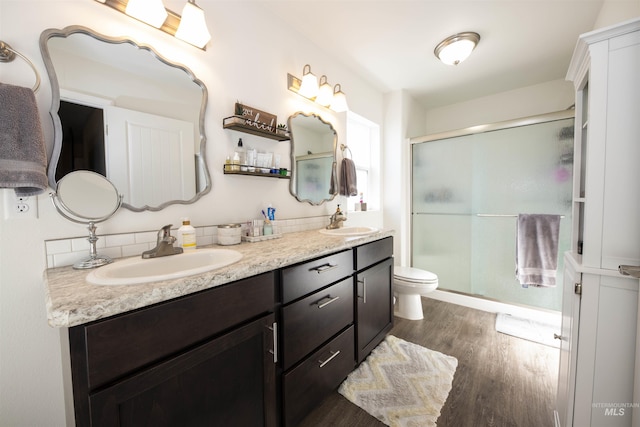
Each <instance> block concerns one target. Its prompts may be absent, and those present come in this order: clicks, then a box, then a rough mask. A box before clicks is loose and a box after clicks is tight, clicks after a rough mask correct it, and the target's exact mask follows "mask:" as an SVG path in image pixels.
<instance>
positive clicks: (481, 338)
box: [301, 298, 560, 427]
mask: <svg viewBox="0 0 640 427" xmlns="http://www.w3.org/2000/svg"><path fill="white" fill-rule="evenodd" d="M422 301H423V311H424V315H425V318H424V320H421V321H408V320H404V319H400V318H397V317H396V318H395V325H394V328H393V330H392V331H391V335H395V336H396V337H398V338H402V339H404V340H407V341H410V342H413V343H416V344H420V345H422V346H424V347H427V348H430V349H432V350H436V351H439V352H441V353H445V354H448V355H451V356H454V357H456V358H457V359H458V368H457V370H456V373H455V376H454V378H453V387H452V390H451V392H450V393H449V397H448V398H447V401H446V403H445V405H444V407H443V408H442V411H441V414H440V418H439V419H438V422H437V424H438V427H467V426H469V427H494V426H499V427H502V426H513V427H543V426H553V425H554V421H553V408H554V406H555V398H556V383H557V378H558V362H559V355H560V353H559V350H558V349H556V348H552V347H548V346H545V345H542V344H537V343H533V342H530V341H526V340H523V339H520V338H515V337H512V336H509V335H505V334H502V333H498V332H496V330H495V314H494V313H487V312H484V311H479V310H474V309H471V308H467V307H463V306H459V305H456V304H450V303H446V302H442V301H437V300H433V299H430V298H423V299H422ZM301 426H302V427H316V426H344V427H369V426H384V424H382V423H381V422H379V421H378V420H376V419H375V418H373V417H372V416H370V415H369V414H367V413H366V412H365V411H363V410H362V409H360V408H359V407H357V406H356V405H354V404H352V403H350V402H349V401H347V400H346V399H345V398H344V397H342V396H341V395H340V394H338V392H337V391H336V392H334V393H332V394H331V395H330V396H329V397H327V398H326V399H325V400H324V401H323V402H322V404H321V405H319V406H318V407H317V408H316V409H315V410H314V411H313V412H312V413H310V414H309V415H308V416H307V417H306V418H305V420H304V421H303V422H302V423H301Z"/></svg>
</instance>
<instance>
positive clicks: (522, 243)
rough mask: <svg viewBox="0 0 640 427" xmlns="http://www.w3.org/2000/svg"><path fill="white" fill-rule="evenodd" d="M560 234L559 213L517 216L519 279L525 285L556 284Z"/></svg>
mask: <svg viewBox="0 0 640 427" xmlns="http://www.w3.org/2000/svg"><path fill="white" fill-rule="evenodd" d="M559 234H560V216H559V215H541V214H533V215H527V214H520V215H518V227H517V232H516V278H517V279H518V281H519V282H520V284H521V285H522V286H523V287H528V286H539V287H551V286H555V285H556V272H557V269H558V237H559Z"/></svg>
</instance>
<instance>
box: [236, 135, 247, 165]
mask: <svg viewBox="0 0 640 427" xmlns="http://www.w3.org/2000/svg"><path fill="white" fill-rule="evenodd" d="M236 153H237V154H238V161H239V163H240V170H241V171H244V172H246V170H247V154H246V153H247V151H246V150H245V148H244V146H243V145H242V138H240V139H238V148H237V149H236Z"/></svg>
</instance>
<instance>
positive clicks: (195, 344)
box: [69, 272, 277, 427]
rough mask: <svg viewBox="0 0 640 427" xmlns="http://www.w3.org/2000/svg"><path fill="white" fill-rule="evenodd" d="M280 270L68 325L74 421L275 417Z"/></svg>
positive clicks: (264, 422) (159, 422)
mask: <svg viewBox="0 0 640 427" xmlns="http://www.w3.org/2000/svg"><path fill="white" fill-rule="evenodd" d="M275 302H276V301H275V272H271V273H266V274H262V275H259V276H255V277H251V278H248V279H244V280H240V281H238V282H234V283H231V284H228V285H222V286H219V287H216V288H212V289H209V290H206V291H202V292H199V293H197V294H193V295H190V296H186V297H183V298H179V299H176V300H172V301H168V302H164V303H160V304H157V305H154V306H150V307H147V308H144V309H140V310H137V311H134V312H129V313H126V314H122V315H119V316H114V317H112V318H109V319H105V320H99V321H96V322H93V323H89V324H86V325H81V326H76V327H73V328H71V329H70V330H69V338H70V349H71V370H72V376H73V386H74V405H75V412H76V425H78V426H136V427H138V426H178V425H179V426H204V425H208V426H233V425H235V426H275V425H276V423H277V413H276V410H277V398H276V364H275V356H274V353H277V349H276V348H274V344H275V343H276V341H277V340H276V335H275V333H274V329H277V328H276V325H275V315H274V313H273V311H274V307H275Z"/></svg>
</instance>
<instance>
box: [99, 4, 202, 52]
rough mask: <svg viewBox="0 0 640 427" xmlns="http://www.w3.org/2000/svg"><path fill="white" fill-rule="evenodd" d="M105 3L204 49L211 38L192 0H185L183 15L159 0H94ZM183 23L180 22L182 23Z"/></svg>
mask: <svg viewBox="0 0 640 427" xmlns="http://www.w3.org/2000/svg"><path fill="white" fill-rule="evenodd" d="M95 1H97V2H98V3H102V4H104V5H105V6H109V7H110V8H112V9H115V10H117V11H118V12H122V13H124V14H126V15H128V16H131V17H133V18H135V19H138V20H139V21H141V22H144V23H145V24H148V25H151V26H153V27H155V28H158V29H159V30H161V31H164V32H165V33H167V34H169V35H172V36H175V37H176V38H179V39H180V40H182V41H185V42H187V43H189V44H191V45H193V46H196V47H198V48H200V49H202V50H205V46H206V44H207V43H208V42H209V40H211V34H209V30H208V29H207V24H206V22H205V17H204V11H203V10H202V9H201V8H200V7H198V6H197V5H196V2H195V0H187V4H186V5H185V7H184V10H183V11H182V16H180V15H178V14H177V13H175V12H173V11H171V10H169V9H166V8H165V7H164V4H163V3H162V0H95ZM181 24H182V25H181Z"/></svg>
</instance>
